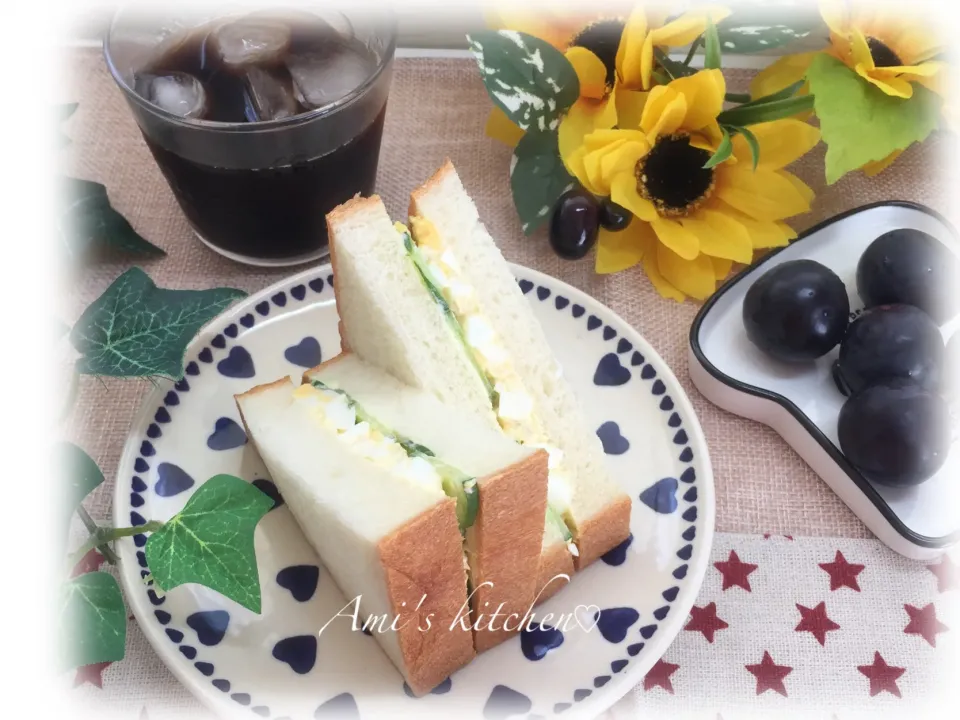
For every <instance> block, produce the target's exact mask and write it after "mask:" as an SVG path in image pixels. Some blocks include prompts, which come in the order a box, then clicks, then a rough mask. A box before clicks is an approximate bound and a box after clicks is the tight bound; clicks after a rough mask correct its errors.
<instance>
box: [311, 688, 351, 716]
mask: <svg viewBox="0 0 960 720" xmlns="http://www.w3.org/2000/svg"><path fill="white" fill-rule="evenodd" d="M313 718H314V720H360V709H359V708H358V707H357V701H356V700H354V699H353V695H351V694H350V693H340V694H339V695H337V696H336V697H334V698H331V699H329V700H327V701H326V702H325V703H323V705H321V706H320V707H318V708H317V710H316V712H314V713H313Z"/></svg>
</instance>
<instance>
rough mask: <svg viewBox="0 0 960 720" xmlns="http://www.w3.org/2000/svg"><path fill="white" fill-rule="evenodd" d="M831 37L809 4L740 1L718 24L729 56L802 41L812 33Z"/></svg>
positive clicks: (725, 50) (813, 6)
mask: <svg viewBox="0 0 960 720" xmlns="http://www.w3.org/2000/svg"><path fill="white" fill-rule="evenodd" d="M815 30H816V31H818V34H821V35H823V36H824V37H826V36H827V34H828V30H827V28H826V26H825V25H824V23H823V19H822V18H821V17H820V13H819V12H818V11H817V6H816V4H815V3H809V2H790V1H789V0H787V1H786V2H784V1H783V0H780V2H770V0H763V1H762V2H760V1H755V2H754V3H750V4H747V3H744V2H740V3H738V4H737V5H736V6H735V9H734V12H733V13H732V14H731V15H730V16H729V17H727V18H726V19H724V20H722V21H721V22H720V23H718V24H717V33H718V35H719V39H720V45H721V46H722V47H723V50H724V52H727V53H737V54H743V53H755V52H762V51H764V50H771V49H773V48H777V47H781V46H783V45H786V44H787V43H791V42H793V41H795V40H801V39H803V38H805V37H807V36H808V35H810V33H812V32H814V31H815Z"/></svg>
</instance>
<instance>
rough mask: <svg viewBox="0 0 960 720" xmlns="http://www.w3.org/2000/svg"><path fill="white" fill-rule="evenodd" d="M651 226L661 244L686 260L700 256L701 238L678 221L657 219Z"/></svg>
mask: <svg viewBox="0 0 960 720" xmlns="http://www.w3.org/2000/svg"><path fill="white" fill-rule="evenodd" d="M614 202H617V201H616V200H614ZM618 204H619V203H618ZM650 226H651V227H652V228H653V231H654V232H655V233H656V234H657V237H658V238H659V239H660V242H661V243H662V244H664V245H666V246H667V247H668V248H670V250H672V251H673V252H675V253H676V254H677V255H679V256H680V257H682V258H683V259H684V260H693V259H694V258H695V257H696V256H697V255H699V254H700V240H699V238H698V237H697V236H696V234H694V233H693V232H691V231H690V230H687V229H686V228H685V227H683V225H681V224H680V223H679V222H677V221H676V220H670V219H669V218H662V217H657V218H655V219H654V220H652V221H651V222H650Z"/></svg>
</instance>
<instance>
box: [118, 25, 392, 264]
mask: <svg viewBox="0 0 960 720" xmlns="http://www.w3.org/2000/svg"><path fill="white" fill-rule="evenodd" d="M264 18H266V20H265V19H264ZM238 20H239V21H241V24H242V23H255V24H256V23H266V25H267V27H268V29H269V28H273V30H271V31H267V32H266V35H267V38H266V39H264V36H263V32H262V31H261V30H255V31H254V33H253V35H252V37H253V40H252V41H251V40H249V39H248V38H247V35H249V34H250V33H249V31H248V30H244V31H243V32H240V31H239V30H236V23H237V22H238ZM288 20H289V21H290V23H291V25H290V26H291V27H292V28H293V31H292V33H290V35H289V38H288V39H287V40H286V42H287V44H286V45H285V46H283V43H282V42H281V41H277V47H286V49H285V50H279V51H276V52H274V51H273V50H263V47H266V46H267V45H269V43H270V42H273V41H272V40H270V37H269V36H270V33H271V32H274V33H280V35H281V36H283V32H284V31H283V30H276V26H277V24H281V25H282V23H283V22H287V21H288ZM230 23H234V27H232V28H230V29H229V30H224V29H223V28H225V27H226V26H227V25H228V24H230ZM244 27H247V26H244ZM304 28H306V29H304ZM258 33H259V34H258ZM241 35H242V36H244V37H242V38H240V43H239V44H237V42H236V37H235V36H241ZM283 37H286V36H283ZM261 41H263V44H262V45H261V46H258V45H257V43H258V42H261ZM395 47H396V31H395V23H394V22H393V19H392V17H390V16H388V15H386V14H383V13H381V14H379V15H377V16H374V15H370V14H360V13H356V14H351V13H350V12H348V11H342V10H339V9H332V8H330V7H329V6H324V7H317V8H304V7H303V6H298V7H297V10H296V11H292V10H291V11H283V12H282V13H279V14H278V11H260V12H255V13H253V14H250V9H249V8H246V9H242V8H240V7H238V6H232V7H222V8H220V9H219V10H217V11H211V10H209V9H207V10H204V11H198V10H195V11H193V12H190V11H189V10H187V11H184V10H179V11H170V12H169V13H168V14H166V15H164V14H163V11H162V10H160V9H157V8H153V9H150V10H148V11H147V10H138V9H136V8H127V9H121V10H120V11H119V12H118V13H117V14H116V16H115V17H114V19H113V22H112V24H111V26H110V29H109V32H108V34H107V37H106V39H105V41H104V56H105V58H106V62H107V66H108V67H109V69H110V72H111V73H112V74H113V77H114V79H115V80H116V82H117V84H118V85H119V86H120V89H121V90H122V91H123V93H124V95H125V97H126V100H127V102H128V104H129V106H130V108H131V109H132V111H133V114H134V116H135V118H136V121H137V124H138V125H139V127H140V131H141V133H142V134H143V137H144V140H146V143H147V146H148V147H149V148H150V151H151V152H152V153H153V156H154V158H155V159H156V161H157V165H159V167H160V170H161V171H162V172H163V175H164V176H165V177H166V179H167V182H168V183H169V185H170V188H171V189H172V191H173V194H174V195H175V197H176V199H177V202H178V203H179V204H180V207H181V208H182V210H183V212H184V214H185V215H186V217H187V220H188V221H189V222H190V224H191V225H192V226H193V229H194V231H195V232H196V234H197V236H198V237H199V238H200V239H201V240H202V241H203V242H204V243H206V244H207V245H208V246H210V247H211V248H213V249H214V250H216V251H217V252H219V253H221V254H223V255H226V256H227V257H229V258H232V259H234V260H237V261H240V262H245V263H250V264H255V265H273V266H279V265H294V264H298V263H303V262H308V261H311V260H316V259H319V258H322V257H324V256H325V255H326V254H327V231H326V223H325V219H324V216H325V215H326V213H327V212H329V211H330V210H332V209H333V208H334V207H336V206H337V205H339V204H340V203H342V202H345V201H346V200H348V199H349V198H351V197H353V196H354V195H356V194H357V193H360V194H361V195H370V194H371V193H372V192H373V187H374V181H375V179H376V174H377V162H378V159H379V155H380V140H381V135H382V132H383V119H384V113H385V111H386V103H387V94H388V92H389V88H390V79H391V73H392V65H393V55H394V50H395ZM251 48H252V50H253V52H252V54H249V55H244V53H248V52H249V51H250V49H251ZM261 50H263V52H262V53H261V56H258V55H257V52H258V51H261ZM269 53H273V54H272V55H269V57H268V54H269ZM284 53H286V54H284ZM251 57H252V58H253V61H250V58H251ZM225 60H229V62H230V63H231V64H227V63H226V62H225ZM171 68H172V69H171ZM184 69H186V70H189V71H190V72H189V73H186V72H180V71H182V70H184ZM194 77H199V80H200V84H201V86H202V88H203V90H202V91H201V90H198V88H197V86H196V84H195V83H194V80H193V78H194ZM181 89H182V94H181ZM291 93H292V95H293V100H291V96H290V94H291ZM274 96H276V97H274ZM199 98H202V101H201V100H200V99H199ZM271 98H272V99H271ZM277 98H279V99H277ZM326 98H329V101H325V99H326ZM291 103H294V104H291ZM161 104H162V105H164V107H166V108H167V109H164V107H161V106H160V105H161ZM191 104H195V105H196V107H194V108H192V109H189V111H185V110H184V108H188V107H189V106H190V105H191ZM201 106H202V107H203V108H204V109H203V110H198V109H197V108H199V107H201ZM223 118H229V119H228V120H225V119H223Z"/></svg>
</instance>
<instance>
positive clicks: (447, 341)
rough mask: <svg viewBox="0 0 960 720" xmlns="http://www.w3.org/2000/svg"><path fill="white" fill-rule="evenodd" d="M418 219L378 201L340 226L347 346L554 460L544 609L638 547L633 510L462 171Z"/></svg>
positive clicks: (333, 221)
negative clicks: (591, 570)
mask: <svg viewBox="0 0 960 720" xmlns="http://www.w3.org/2000/svg"><path fill="white" fill-rule="evenodd" d="M410 216H411V217H410V228H409V230H408V229H407V227H406V226H404V225H401V224H397V225H396V226H395V225H394V224H393V223H391V221H390V219H389V217H388V216H387V213H386V210H385V208H384V207H383V204H382V203H381V202H380V200H379V198H377V197H373V198H366V199H354V200H352V201H350V202H348V203H346V204H344V205H342V206H340V207H339V208H336V209H335V210H333V211H332V212H331V213H330V214H328V216H327V227H328V235H329V238H330V247H331V260H332V262H333V266H334V290H335V293H336V297H337V309H338V312H339V314H340V335H341V343H342V345H343V346H344V347H348V348H349V349H350V350H351V352H353V353H355V354H357V355H358V356H360V357H361V358H363V359H364V360H365V361H367V362H369V363H371V364H374V365H377V366H378V367H380V368H382V369H384V370H386V371H387V372H390V373H392V374H393V375H395V376H396V377H398V378H400V379H401V380H403V381H404V382H405V383H407V384H410V385H414V386H416V387H419V388H423V389H424V390H427V391H429V392H430V393H432V394H434V395H436V396H437V397H438V398H441V399H445V400H451V401H455V402H456V403H458V404H461V405H463V406H464V407H470V408H473V409H474V410H475V412H477V413H478V414H481V415H483V416H484V417H486V419H487V421H488V422H489V423H490V424H491V425H493V426H495V427H497V428H499V429H500V430H501V432H502V433H503V434H505V435H506V436H507V437H509V438H511V439H512V440H514V441H515V442H517V443H520V444H522V445H523V446H525V447H538V448H541V449H544V450H546V451H547V453H548V456H549V480H548V503H547V510H546V513H545V516H544V533H543V540H542V545H541V557H540V565H539V570H538V581H537V582H538V587H539V590H538V593H539V595H540V599H544V598H545V597H548V596H549V595H551V594H552V593H553V592H555V591H556V590H558V589H560V588H561V587H562V586H563V583H562V581H556V580H554V578H556V577H557V576H560V575H562V574H570V573H572V571H573V570H574V568H576V569H578V570H579V569H582V568H583V567H586V566H587V565H589V564H590V563H591V562H593V561H594V560H596V559H597V558H598V557H600V556H601V555H602V554H603V553H605V552H607V551H608V550H610V549H611V548H612V547H614V546H616V545H617V544H618V543H620V542H621V541H623V540H624V539H626V538H627V536H628V535H629V532H630V530H629V521H630V499H629V497H628V496H627V495H626V494H625V493H624V492H623V491H622V490H621V489H620V488H619V487H618V486H617V485H616V483H614V482H613V481H612V480H611V478H610V477H609V476H608V474H607V472H606V469H605V467H604V458H603V450H602V447H601V445H600V442H599V440H598V438H597V437H596V435H595V433H594V432H593V430H592V429H591V428H589V427H588V426H587V424H586V421H585V419H584V417H583V414H582V412H581V410H580V407H579V405H578V403H577V401H576V398H575V396H574V394H573V391H572V390H571V388H570V387H569V385H568V384H567V382H566V381H565V380H564V378H563V375H562V372H561V368H560V366H559V364H558V363H557V361H556V359H555V358H554V356H553V353H552V351H551V349H550V347H549V345H548V342H547V339H546V336H545V335H544V333H543V330H542V328H541V327H540V324H539V323H538V322H537V320H536V318H535V317H534V315H533V312H532V311H531V309H530V307H529V304H528V302H527V300H526V298H525V297H524V296H523V293H522V292H521V291H520V289H519V287H518V285H517V283H516V280H515V278H514V276H513V273H512V272H511V271H510V268H509V267H508V266H507V264H506V262H505V261H504V259H503V256H502V255H501V254H500V251H499V250H498V249H497V247H496V244H495V243H494V241H493V239H492V238H491V237H490V235H489V234H488V233H487V231H486V229H485V228H484V227H483V225H482V223H481V222H480V220H479V217H478V214H477V209H476V207H475V206H474V204H473V202H472V201H471V199H470V198H469V196H468V195H467V194H466V192H465V190H464V188H463V185H462V184H461V182H460V179H459V178H458V177H457V174H456V171H455V170H454V168H453V166H452V165H451V164H450V163H449V162H447V163H446V164H445V165H444V166H443V167H442V168H441V169H440V170H439V171H438V172H437V173H436V175H434V177H433V178H431V179H430V181H428V182H427V183H426V184H425V185H424V186H423V187H421V188H419V189H418V190H416V191H415V192H414V193H413V195H412V200H411V206H410Z"/></svg>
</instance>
